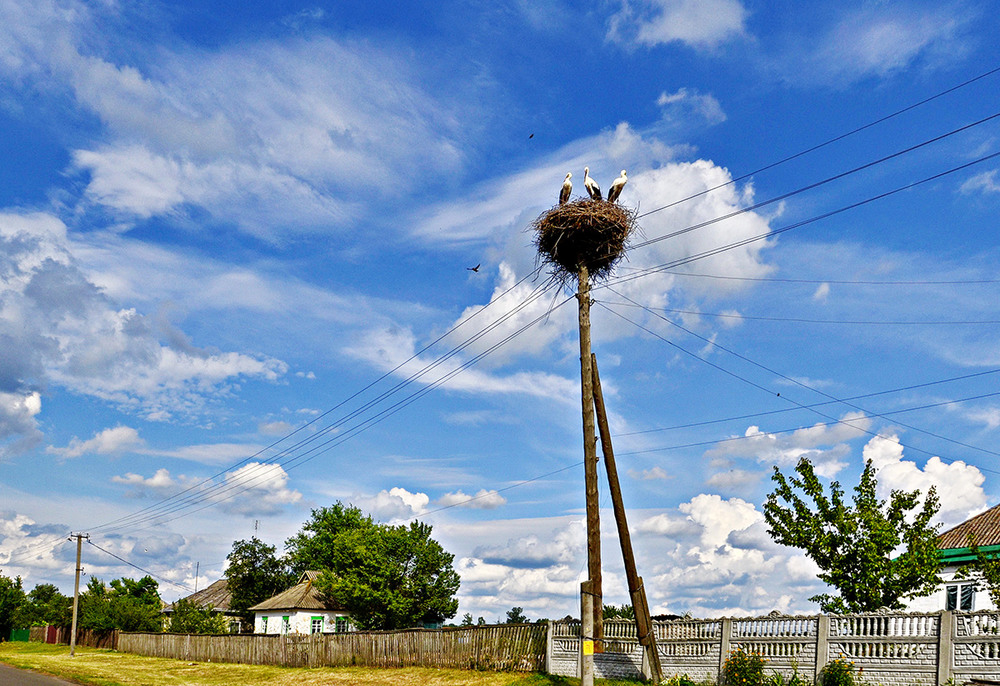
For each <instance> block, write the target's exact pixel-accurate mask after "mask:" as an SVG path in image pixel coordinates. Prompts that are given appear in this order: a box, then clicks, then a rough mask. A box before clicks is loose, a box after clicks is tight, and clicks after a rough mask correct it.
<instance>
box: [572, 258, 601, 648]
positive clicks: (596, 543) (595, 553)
mask: <svg viewBox="0 0 1000 686" xmlns="http://www.w3.org/2000/svg"><path fill="white" fill-rule="evenodd" d="M579 280H580V285H579V291H578V292H577V296H576V297H577V300H578V301H579V304H580V381H581V382H582V383H581V388H582V393H583V473H584V483H585V488H586V495H587V497H586V500H587V572H588V575H589V581H590V597H591V600H592V602H593V616H594V631H593V633H592V634H590V636H589V637H588V638H592V639H593V640H594V641H595V642H596V643H595V645H596V650H597V651H598V652H601V651H602V645H601V641H602V640H603V639H604V614H603V611H604V600H603V593H602V588H601V512H600V501H599V500H598V494H597V436H596V432H595V430H594V373H593V370H592V359H593V358H592V355H591V352H590V274H589V272H588V271H587V267H585V266H581V267H580V271H579ZM584 600H585V599H584Z"/></svg>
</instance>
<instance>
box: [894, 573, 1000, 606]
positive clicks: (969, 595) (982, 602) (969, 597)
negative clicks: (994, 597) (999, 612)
mask: <svg viewBox="0 0 1000 686" xmlns="http://www.w3.org/2000/svg"><path fill="white" fill-rule="evenodd" d="M957 571H958V567H957V566H954V565H949V566H947V567H945V568H944V569H942V570H941V579H942V580H943V581H944V583H943V584H941V587H940V588H938V590H937V591H935V592H934V594H933V595H929V596H924V597H923V598H914V599H913V600H911V601H910V602H909V604H907V606H906V609H907V610H909V611H910V612H939V611H940V610H967V611H975V610H996V609H997V608H996V606H995V605H993V602H992V601H991V600H990V594H989V593H988V592H987V591H986V589H985V588H976V587H975V584H973V583H972V582H971V581H969V580H968V579H961V580H958V581H956V580H955V572H957ZM949 596H950V602H949Z"/></svg>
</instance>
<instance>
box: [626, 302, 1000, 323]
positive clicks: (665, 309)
mask: <svg viewBox="0 0 1000 686" xmlns="http://www.w3.org/2000/svg"><path fill="white" fill-rule="evenodd" d="M609 304H611V305H618V306H620V307H639V308H643V309H645V308H644V306H643V305H639V304H637V303H609ZM653 309H655V310H657V311H658V312H671V313H674V314H691V315H697V316H699V317H717V318H719V319H741V320H747V321H764V322H793V323H798V324H848V325H859V326H879V325H885V326H953V325H954V326H960V325H977V324H1000V319H974V320H938V321H935V320H924V321H919V320H912V319H911V320H891V319H873V320H863V319H809V318H805V317H765V316H762V315H749V314H740V313H737V312H702V311H700V310H680V309H675V308H670V307H657V308H653Z"/></svg>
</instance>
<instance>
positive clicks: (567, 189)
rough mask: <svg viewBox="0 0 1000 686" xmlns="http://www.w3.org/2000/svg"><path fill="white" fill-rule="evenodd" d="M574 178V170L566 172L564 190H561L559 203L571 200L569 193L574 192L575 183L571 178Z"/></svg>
mask: <svg viewBox="0 0 1000 686" xmlns="http://www.w3.org/2000/svg"><path fill="white" fill-rule="evenodd" d="M571 178H573V172H569V173H567V174H566V180H565V181H563V185H562V190H561V191H559V204H560V205H563V204H565V203H566V201H567V200H569V194H570V193H572V192H573V183H572V182H571V181H570V179H571Z"/></svg>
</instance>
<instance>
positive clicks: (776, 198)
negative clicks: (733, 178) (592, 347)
mask: <svg viewBox="0 0 1000 686" xmlns="http://www.w3.org/2000/svg"><path fill="white" fill-rule="evenodd" d="M998 117H1000V112H997V113H995V114H991V115H990V116H988V117H985V118H983V119H980V120H978V121H975V122H972V123H971V124H966V125H964V126H960V127H959V128H957V129H954V130H952V131H949V132H948V133H943V134H941V135H940V136H935V137H934V138H930V139H928V140H925V141H922V142H920V143H917V144H916V145H911V146H910V147H908V148H904V149H902V150H898V151H896V152H894V153H892V154H890V155H886V156H884V157H880V158H878V159H877V160H872V161H871V162H866V163H865V164H862V165H860V166H858V167H854V168H853V169H849V170H847V171H845V172H840V173H839V174H834V175H833V176H828V177H826V178H825V179H821V180H820V181H816V182H814V183H810V184H807V185H805V186H800V187H799V188H796V189H795V190H793V191H788V192H787V193H782V194H781V195H776V196H773V197H771V198H768V199H767V200H761V201H760V202H757V203H754V204H753V205H749V206H748V207H742V208H740V209H738V210H734V211H732V212H729V213H727V214H724V215H721V216H718V217H715V218H713V219H709V220H707V221H704V222H700V223H698V224H694V225H693V226H688V227H686V228H684V229H680V230H678V231H672V232H671V233H668V234H665V235H663V236H657V237H656V238H651V239H649V240H646V241H642V242H640V243H636V244H635V245H632V246H630V248H631V249H637V248H644V247H646V246H647V245H653V244H654V243H659V242H661V241H665V240H667V239H670V238H676V237H677V236H681V235H683V234H685V233H689V232H691V231H696V230H697V229H702V228H705V227H706V226H711V225H712V224H717V223H719V222H721V221H725V220H726V219H732V218H733V217H737V216H739V215H741V214H746V213H748V212H753V211H755V210H759V209H760V208H762V207H767V206H768V205H773V204H774V203H776V202H780V201H782V200H787V199H788V198H791V197H794V196H796V195H800V194H802V193H805V192H806V191H811V190H814V189H816V188H819V187H821V186H825V185H826V184H828V183H832V182H834V181H838V180H840V179H843V178H846V177H848V176H851V175H852V174H857V173H858V172H861V171H864V170H865V169H870V168H872V167H875V166H878V165H880V164H884V163H885V162H888V161H889V160H892V159H895V158H897V157H901V156H903V155H907V154H909V153H911V152H913V151H915V150H919V149H920V148H923V147H925V146H928V145H931V144H932V143H937V142H938V141H941V140H944V139H945V138H948V137H949V136H954V135H955V134H958V133H961V132H962V131H967V130H968V129H971V128H973V127H975V126H980V125H982V124H985V123H986V122H989V121H992V120H994V119H996V118H998ZM660 209H666V208H660ZM658 211H659V210H652V211H650V212H646V213H645V214H643V215H641V216H643V217H648V216H649V215H651V214H653V212H658ZM636 218H637V219H638V218H639V217H636Z"/></svg>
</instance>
